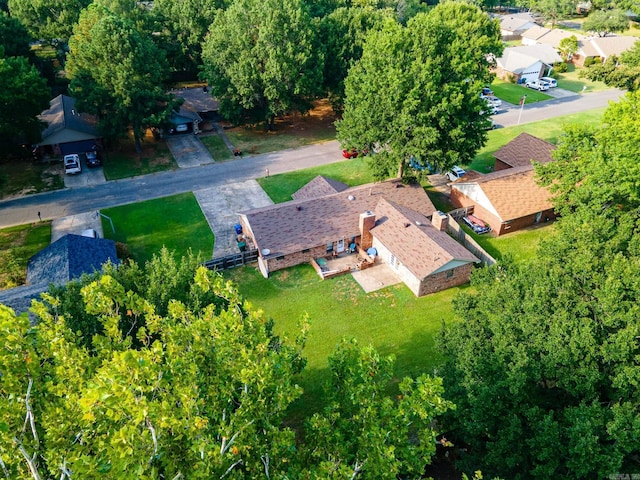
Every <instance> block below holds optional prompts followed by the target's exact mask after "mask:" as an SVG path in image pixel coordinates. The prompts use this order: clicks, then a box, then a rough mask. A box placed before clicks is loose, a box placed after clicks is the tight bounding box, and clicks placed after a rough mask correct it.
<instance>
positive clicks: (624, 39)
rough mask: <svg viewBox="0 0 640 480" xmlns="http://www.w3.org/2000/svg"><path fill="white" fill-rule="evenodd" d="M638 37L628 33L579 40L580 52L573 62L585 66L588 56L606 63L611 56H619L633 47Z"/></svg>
mask: <svg viewBox="0 0 640 480" xmlns="http://www.w3.org/2000/svg"><path fill="white" fill-rule="evenodd" d="M637 40H638V39H637V38H636V37H631V36H627V35H620V36H615V35H612V36H608V37H591V38H585V39H583V40H579V41H578V47H579V49H578V53H577V55H574V57H573V63H575V64H576V65H579V66H583V65H584V62H585V60H586V59H587V58H591V59H595V58H599V59H600V60H601V61H602V63H605V62H606V61H607V59H608V58H609V57H611V56H616V57H619V56H620V54H621V53H623V52H626V51H627V50H629V49H630V48H631V47H633V46H634V45H635V43H636V41H637Z"/></svg>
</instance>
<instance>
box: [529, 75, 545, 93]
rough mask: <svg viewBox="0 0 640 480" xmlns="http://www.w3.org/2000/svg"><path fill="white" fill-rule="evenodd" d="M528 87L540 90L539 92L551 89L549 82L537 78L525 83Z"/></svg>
mask: <svg viewBox="0 0 640 480" xmlns="http://www.w3.org/2000/svg"><path fill="white" fill-rule="evenodd" d="M525 85H526V86H527V88H533V89H534V90H538V91H539V92H544V91H545V90H549V84H548V83H547V82H545V81H544V80H541V79H539V78H536V79H534V80H528V81H527V83H525Z"/></svg>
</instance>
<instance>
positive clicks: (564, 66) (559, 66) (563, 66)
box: [553, 62, 569, 73]
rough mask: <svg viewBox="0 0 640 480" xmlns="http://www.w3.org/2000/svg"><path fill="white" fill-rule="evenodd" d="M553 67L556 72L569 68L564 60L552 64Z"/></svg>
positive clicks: (562, 71)
mask: <svg viewBox="0 0 640 480" xmlns="http://www.w3.org/2000/svg"><path fill="white" fill-rule="evenodd" d="M553 68H554V69H555V71H556V72H557V73H565V72H566V71H567V70H568V69H569V66H568V65H567V64H566V63H565V62H558V63H556V64H554V66H553Z"/></svg>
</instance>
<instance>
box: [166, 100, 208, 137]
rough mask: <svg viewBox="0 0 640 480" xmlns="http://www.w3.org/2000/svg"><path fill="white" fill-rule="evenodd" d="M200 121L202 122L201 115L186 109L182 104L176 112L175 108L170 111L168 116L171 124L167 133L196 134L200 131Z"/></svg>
mask: <svg viewBox="0 0 640 480" xmlns="http://www.w3.org/2000/svg"><path fill="white" fill-rule="evenodd" d="M200 122H202V117H201V116H200V115H199V114H198V113H197V112H193V111H191V110H188V109H186V108H185V107H184V105H182V106H181V107H180V110H178V111H177V112H176V111H175V110H174V111H173V112H171V116H170V117H169V123H170V124H171V126H170V127H169V130H168V132H167V133H169V135H174V134H179V133H193V134H194V135H197V134H198V133H200Z"/></svg>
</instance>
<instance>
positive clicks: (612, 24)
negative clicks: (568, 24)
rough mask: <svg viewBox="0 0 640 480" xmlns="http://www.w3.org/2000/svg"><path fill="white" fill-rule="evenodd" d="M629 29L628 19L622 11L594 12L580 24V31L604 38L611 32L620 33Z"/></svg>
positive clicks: (616, 9)
mask: <svg viewBox="0 0 640 480" xmlns="http://www.w3.org/2000/svg"><path fill="white" fill-rule="evenodd" d="M627 28H629V17H627V14H626V12H625V11H624V10H621V9H619V8H614V9H612V10H595V11H594V12H592V13H590V14H589V16H588V17H587V19H586V20H585V21H584V23H583V24H582V29H583V30H585V31H587V32H592V33H595V34H596V35H597V36H598V37H606V36H607V35H609V34H610V33H613V32H622V31H624V30H626V29H627Z"/></svg>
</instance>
